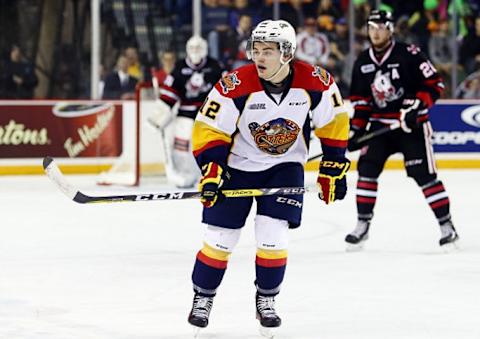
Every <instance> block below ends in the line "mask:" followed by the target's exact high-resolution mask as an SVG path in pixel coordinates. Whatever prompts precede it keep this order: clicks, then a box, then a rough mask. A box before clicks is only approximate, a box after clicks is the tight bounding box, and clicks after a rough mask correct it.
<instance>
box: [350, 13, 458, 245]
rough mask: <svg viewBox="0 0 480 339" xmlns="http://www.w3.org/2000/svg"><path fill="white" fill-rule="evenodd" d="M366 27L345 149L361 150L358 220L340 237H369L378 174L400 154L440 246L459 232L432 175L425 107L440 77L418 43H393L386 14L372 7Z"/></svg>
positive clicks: (352, 90) (389, 16)
mask: <svg viewBox="0 0 480 339" xmlns="http://www.w3.org/2000/svg"><path fill="white" fill-rule="evenodd" d="M367 25H368V36H369V39H370V43H371V47H370V48H369V49H367V50H365V51H363V52H362V53H361V54H360V55H359V56H358V58H357V60H356V61H355V64H354V67H353V73H352V82H351V88H350V100H351V102H352V106H353V107H354V110H355V111H354V115H353V119H352V121H351V136H350V139H349V143H348V149H349V150H351V151H353V150H355V149H359V148H362V150H361V155H360V158H359V161H358V181H357V211H358V222H357V226H356V227H355V229H354V230H353V231H352V232H351V233H350V234H348V235H347V236H346V238H345V241H346V242H347V243H348V244H349V248H351V249H357V248H360V247H361V245H362V242H364V241H365V240H366V239H367V238H368V231H369V228H370V222H371V220H372V217H373V209H374V207H375V203H376V199H377V189H378V177H379V176H380V174H381V173H382V171H383V168H384V165H385V162H386V161H387V159H388V157H389V156H390V155H392V154H394V153H398V152H400V153H402V155H403V157H404V162H405V168H406V170H407V175H408V176H409V177H411V178H413V180H415V182H416V183H417V185H418V186H419V187H420V188H421V190H422V192H423V195H424V196H425V199H426V202H427V204H428V205H429V206H430V208H431V210H432V211H433V213H434V215H435V217H436V219H437V221H438V223H439V225H440V232H441V236H440V241H439V243H440V246H444V245H446V244H450V243H454V242H455V241H456V240H457V239H458V235H457V232H456V230H455V228H454V226H453V223H452V218H451V216H450V201H449V198H448V194H447V193H446V191H445V188H444V186H443V183H442V182H441V181H440V180H439V179H438V178H437V168H436V165H435V159H434V154H433V147H432V140H431V137H432V133H433V131H432V126H431V124H430V122H429V119H428V109H429V108H430V107H431V106H432V105H433V104H434V103H435V101H436V100H437V99H438V98H439V97H440V94H441V93H442V91H443V89H444V84H443V81H442V79H441V78H440V76H439V75H438V73H437V71H436V70H435V68H434V67H433V65H432V63H431V62H430V61H429V60H428V59H427V57H426V56H425V55H424V54H423V53H422V52H421V51H420V49H419V48H418V47H416V46H415V45H406V44H404V43H401V42H397V41H395V39H394V38H393V30H394V29H393V18H392V14H391V13H390V12H386V11H382V10H373V11H372V12H371V13H370V16H369V18H368V21H367ZM399 122H400V126H401V128H398V129H396V130H393V131H392V132H389V133H386V134H383V135H381V136H379V137H377V138H375V139H372V140H370V141H369V142H368V144H367V145H361V144H359V143H358V142H356V140H357V139H358V138H359V137H361V136H362V135H364V134H365V132H366V130H367V126H368V125H369V126H370V127H369V131H374V130H377V129H381V128H383V127H385V126H386V125H388V124H394V123H395V124H398V123H399ZM362 146H363V147H362ZM418 226H419V227H420V226H422V225H418Z"/></svg>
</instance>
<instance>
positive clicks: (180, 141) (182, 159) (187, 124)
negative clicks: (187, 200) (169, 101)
mask: <svg viewBox="0 0 480 339" xmlns="http://www.w3.org/2000/svg"><path fill="white" fill-rule="evenodd" d="M193 123H194V120H192V119H190V118H186V117H181V116H179V117H177V118H176V119H175V139H174V143H173V152H172V160H173V167H174V168H175V170H176V171H177V172H178V174H179V176H181V177H182V178H184V183H183V185H181V186H182V187H193V186H194V185H195V184H196V183H197V181H198V179H199V178H200V176H201V173H200V169H199V168H198V166H197V163H196V161H195V158H194V157H193V154H192V146H191V139H192V129H193ZM177 186H178V185H177ZM179 187H180V186H179Z"/></svg>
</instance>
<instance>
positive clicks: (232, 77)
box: [220, 72, 241, 94]
mask: <svg viewBox="0 0 480 339" xmlns="http://www.w3.org/2000/svg"><path fill="white" fill-rule="evenodd" d="M240 84H241V81H240V79H239V78H238V76H237V72H233V73H229V74H227V75H225V76H224V77H222V78H221V79H220V86H222V92H223V94H227V93H228V92H230V91H233V90H234V89H235V88H236V87H237V86H238V85H240Z"/></svg>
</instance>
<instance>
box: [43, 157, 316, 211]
mask: <svg viewBox="0 0 480 339" xmlns="http://www.w3.org/2000/svg"><path fill="white" fill-rule="evenodd" d="M43 169H44V170H45V173H46V174H47V176H48V178H49V179H50V180H51V181H52V182H53V183H54V184H55V185H57V187H58V188H59V189H60V190H61V191H62V192H63V193H64V194H65V195H66V196H67V197H69V198H70V199H71V200H73V201H75V202H77V203H79V204H90V203H106V202H110V203H111V202H125V201H132V202H137V201H152V200H182V199H198V198H200V195H201V193H200V192H191V191H190V192H183V191H178V192H154V193H137V194H125V195H122V194H120V195H105V196H90V195H87V194H84V193H82V192H80V191H79V190H78V189H76V188H75V187H73V186H72V185H71V184H70V183H69V182H68V181H67V180H66V178H65V176H64V175H63V174H62V172H61V171H60V169H59V168H58V166H57V164H56V163H55V161H54V160H53V158H51V157H45V158H44V159H43ZM306 192H318V189H317V188H316V187H311V188H309V187H278V188H245V189H234V190H222V193H223V194H224V195H225V196H226V197H227V198H240V197H257V196H262V195H275V194H277V195H292V194H304V193H306Z"/></svg>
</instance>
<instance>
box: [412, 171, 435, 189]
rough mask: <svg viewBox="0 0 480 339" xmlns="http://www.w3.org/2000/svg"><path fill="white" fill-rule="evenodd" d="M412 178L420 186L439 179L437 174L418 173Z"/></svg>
mask: <svg viewBox="0 0 480 339" xmlns="http://www.w3.org/2000/svg"><path fill="white" fill-rule="evenodd" d="M412 178H413V180H415V182H416V183H417V185H418V186H420V187H423V186H425V185H427V184H429V183H435V182H436V181H437V175H436V174H428V175H416V176H412Z"/></svg>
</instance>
